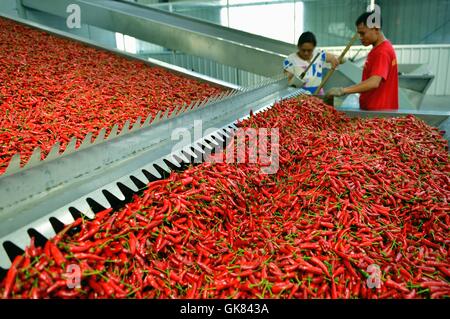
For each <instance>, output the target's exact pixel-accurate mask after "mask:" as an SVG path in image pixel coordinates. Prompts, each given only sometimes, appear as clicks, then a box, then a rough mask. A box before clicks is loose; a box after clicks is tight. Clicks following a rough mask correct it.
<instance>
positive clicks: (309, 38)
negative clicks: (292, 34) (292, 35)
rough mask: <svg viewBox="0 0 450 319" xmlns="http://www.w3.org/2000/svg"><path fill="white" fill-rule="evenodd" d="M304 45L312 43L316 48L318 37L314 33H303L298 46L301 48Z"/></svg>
mask: <svg viewBox="0 0 450 319" xmlns="http://www.w3.org/2000/svg"><path fill="white" fill-rule="evenodd" d="M303 43H312V44H313V45H314V46H317V40H316V36H315V35H314V33H312V32H309V31H307V32H303V33H302V35H301V36H300V37H299V38H298V43H297V46H301V45H302V44H303Z"/></svg>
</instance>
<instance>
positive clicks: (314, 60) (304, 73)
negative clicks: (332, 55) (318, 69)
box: [300, 52, 321, 80]
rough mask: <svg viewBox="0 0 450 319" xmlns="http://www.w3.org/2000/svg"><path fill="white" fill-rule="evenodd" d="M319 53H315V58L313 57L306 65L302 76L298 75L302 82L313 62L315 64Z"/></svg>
mask: <svg viewBox="0 0 450 319" xmlns="http://www.w3.org/2000/svg"><path fill="white" fill-rule="evenodd" d="M320 53H321V52H317V54H316V56H315V57H314V59H313V60H312V61H311V63H310V64H309V65H308V67H307V68H306V70H305V71H303V72H302V74H301V75H300V79H301V80H303V78H304V77H305V75H306V73H308V71H309V69H310V68H311V66H312V65H313V64H314V62H316V60H317V58H318V57H319V55H320Z"/></svg>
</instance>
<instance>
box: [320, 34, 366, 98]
mask: <svg viewBox="0 0 450 319" xmlns="http://www.w3.org/2000/svg"><path fill="white" fill-rule="evenodd" d="M357 38H358V33H355V35H354V36H353V38H352V39H351V40H350V42H349V43H348V44H347V46H346V47H345V49H344V51H342V53H341V55H340V56H339V63H341V62H342V60H343V59H344V57H345V55H346V54H347V52H348V50H350V47H351V46H352V45H353V43H355V41H356V39H357ZM334 71H336V68H331V70H330V71H329V72H328V73H327V75H326V76H325V78H324V79H323V80H322V83H320V85H319V87H318V88H317V90H316V92H314V95H318V94H319V92H320V90H322V88H323V87H324V86H325V84H326V83H327V82H328V80H329V79H330V77H331V76H332V75H333V73H334Z"/></svg>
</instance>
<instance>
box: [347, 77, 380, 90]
mask: <svg viewBox="0 0 450 319" xmlns="http://www.w3.org/2000/svg"><path fill="white" fill-rule="evenodd" d="M381 80H383V78H382V77H381V76H378V75H373V76H371V77H370V78H368V79H367V80H365V81H362V82H361V83H358V84H355V85H352V86H349V87H346V88H343V89H342V91H343V94H353V93H363V92H367V91H371V90H374V89H378V88H379V86H380V84H381Z"/></svg>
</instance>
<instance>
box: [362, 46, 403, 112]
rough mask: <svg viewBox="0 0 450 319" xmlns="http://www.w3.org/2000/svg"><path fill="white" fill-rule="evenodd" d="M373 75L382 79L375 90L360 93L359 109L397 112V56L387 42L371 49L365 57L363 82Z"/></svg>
mask: <svg viewBox="0 0 450 319" xmlns="http://www.w3.org/2000/svg"><path fill="white" fill-rule="evenodd" d="M374 75H378V76H381V77H382V78H383V79H382V80H381V83H380V86H379V87H378V88H377V89H374V90H371V91H367V92H364V93H361V95H360V98H359V105H360V108H361V109H363V110H397V109H398V66H397V56H396V55H395V51H394V48H393V47H392V44H391V42H389V41H388V40H385V41H384V42H382V43H381V44H379V45H378V46H376V47H375V48H373V49H372V50H371V51H370V53H369V55H368V56H367V60H366V64H365V65H364V70H363V75H362V80H363V81H365V80H367V79H369V78H370V77H372V76H374Z"/></svg>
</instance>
